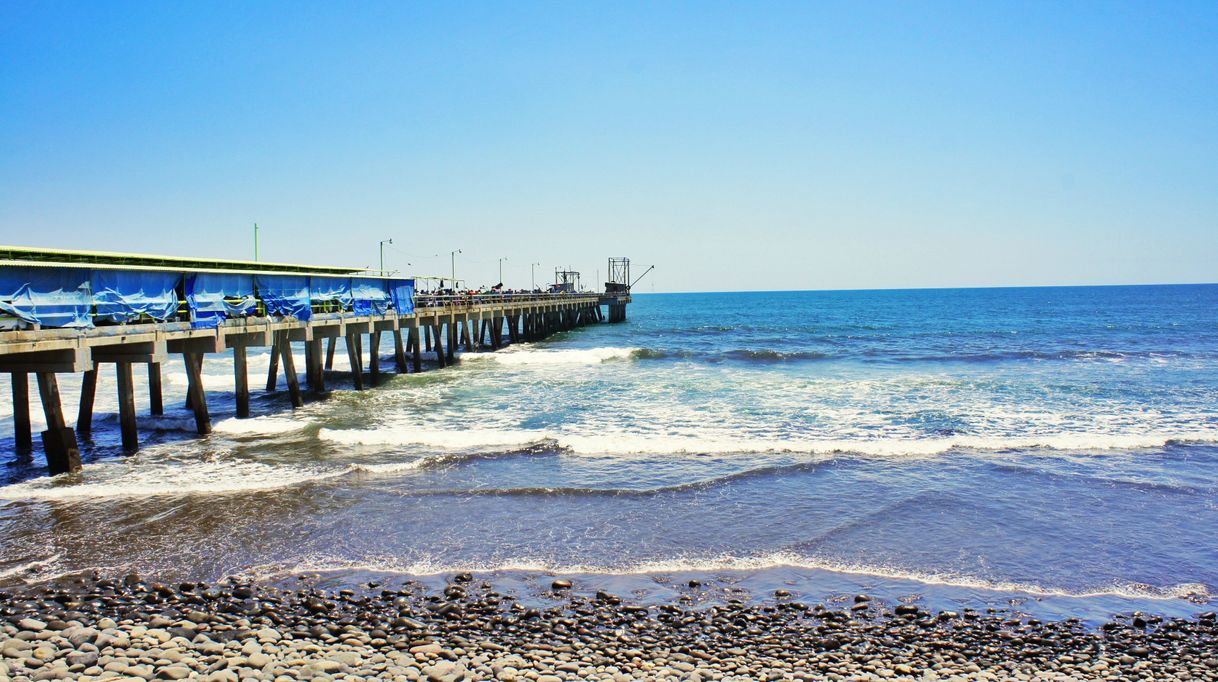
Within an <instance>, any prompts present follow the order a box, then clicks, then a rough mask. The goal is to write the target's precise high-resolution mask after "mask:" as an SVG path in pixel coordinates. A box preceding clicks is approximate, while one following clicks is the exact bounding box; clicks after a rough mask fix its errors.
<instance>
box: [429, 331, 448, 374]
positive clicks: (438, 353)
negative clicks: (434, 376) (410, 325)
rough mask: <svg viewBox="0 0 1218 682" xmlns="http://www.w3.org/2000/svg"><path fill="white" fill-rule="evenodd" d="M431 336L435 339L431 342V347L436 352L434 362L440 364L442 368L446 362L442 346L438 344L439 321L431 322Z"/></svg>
mask: <svg viewBox="0 0 1218 682" xmlns="http://www.w3.org/2000/svg"><path fill="white" fill-rule="evenodd" d="M431 337H432V338H433V339H435V343H434V344H433V349H434V350H435V352H436V364H438V365H439V366H440V368H441V369H443V368H444V367H445V366H446V365H447V364H448V363H447V362H446V361H445V358H444V346H442V345H440V323H439V322H435V323H433V325H432V327H431Z"/></svg>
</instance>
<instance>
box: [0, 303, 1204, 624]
mask: <svg viewBox="0 0 1218 682" xmlns="http://www.w3.org/2000/svg"><path fill="white" fill-rule="evenodd" d="M630 316H631V319H630V321H629V322H628V323H626V324H622V325H597V326H594V327H588V328H584V329H581V330H577V331H575V332H571V333H567V334H561V335H558V336H555V337H552V338H551V339H550V340H548V341H546V342H543V343H537V344H528V345H523V346H518V347H514V348H509V349H507V350H504V351H501V352H499V353H494V354H491V353H485V354H467V355H465V356H464V358H463V360H462V362H461V363H460V364H459V365H458V366H456V367H453V368H449V369H445V370H443V371H432V372H425V373H423V374H420V375H406V376H399V377H394V378H391V379H388V380H386V381H384V382H383V383H382V385H381V386H379V387H377V388H376V389H375V390H370V391H366V392H363V393H356V392H353V391H348V390H339V391H335V392H334V394H333V395H332V396H331V397H330V398H329V399H328V400H325V401H321V402H315V403H311V404H309V405H307V406H306V407H305V408H303V409H300V410H297V411H295V412H294V413H293V412H292V410H291V409H290V406H289V405H288V404H287V403H286V400H285V399H284V397H283V396H282V395H271V396H266V397H263V398H260V399H258V400H257V401H256V405H255V410H256V412H258V413H259V414H260V416H259V417H258V418H256V419H251V420H236V419H232V418H231V409H232V396H231V390H232V379H231V365H230V364H229V358H226V357H224V356H217V357H214V358H210V359H208V360H207V362H206V365H205V372H206V375H207V379H206V382H205V383H206V384H207V386H208V388H209V390H211V391H213V393H212V394H211V405H212V409H213V416H214V418H215V420H216V433H214V434H213V435H211V436H210V437H208V438H205V439H196V438H193V437H191V436H190V430H191V428H192V426H193V422H192V420H191V419H190V417H189V415H188V414H187V413H186V412H185V411H183V410H181V409H180V405H181V401H182V399H183V397H184V389H185V373H184V371H182V370H181V369H180V368H179V367H177V366H174V367H172V368H169V369H167V373H166V377H165V381H166V386H167V396H166V400H167V404H168V405H173V406H179V407H177V408H176V409H171V410H170V414H169V415H167V416H166V417H163V418H156V419H153V418H149V417H143V416H142V417H141V437H142V438H143V442H144V444H145V447H144V448H143V449H142V450H141V451H140V453H139V454H138V455H136V456H134V457H123V456H122V455H121V454H120V448H119V442H118V433H117V428H116V427H117V421H116V419H115V417H114V416H113V415H101V414H99V415H98V418H97V419H96V425H95V431H96V433H95V435H94V439H95V440H94V442H92V443H89V444H86V445H87V448H86V449H87V452H86V458H87V465H86V467H85V471H84V472H83V473H82V474H79V475H74V476H63V477H57V478H55V479H50V478H46V477H44V476H42V475H41V474H42V472H41V470H40V469H39V467H38V466H37V462H40V461H41V456H40V455H37V456H36V457H35V464H30V463H21V462H16V463H13V464H11V465H10V466H9V467H8V468H7V471H6V473H5V475H6V477H7V484H6V485H4V486H0V576H3V579H4V580H5V581H7V582H10V583H13V582H20V581H37V580H45V579H47V578H50V577H53V576H56V575H62V574H64V573H70V572H74V571H79V570H87V569H94V568H96V569H101V570H103V571H105V572H116V573H117V572H129V571H138V572H141V573H152V574H157V575H161V576H164V577H166V578H173V577H188V576H189V577H192V578H205V579H214V578H217V577H220V576H224V575H231V574H246V575H254V576H257V577H260V578H264V579H268V580H285V579H290V577H291V576H292V575H295V574H297V573H301V572H317V571H322V572H324V574H325V576H326V577H325V579H326V580H328V581H331V582H338V583H342V582H355V581H362V580H367V579H369V576H379V579H386V578H385V576H401V577H406V576H412V575H436V574H443V573H444V572H449V571H454V570H476V571H483V572H489V573H490V574H492V575H494V576H496V577H497V578H498V579H500V580H503V581H506V582H509V583H514V584H518V585H519V586H520V589H521V590H522V591H525V592H528V591H529V590H530V589H533V588H531V587H529V586H530V585H542V586H543V587H544V583H545V582H546V581H545V580H544V579H542V578H539V577H538V572H542V573H544V572H559V573H564V574H572V573H573V574H579V575H580V576H582V577H581V578H580V580H581V582H582V583H583V584H584V585H585V586H587V587H588V588H589V589H592V588H594V587H595V586H600V585H606V586H610V587H614V586H616V587H618V588H620V589H622V590H624V591H630V592H635V593H637V596H638V597H639V598H641V599H666V598H671V597H672V596H674V595H676V594H677V593H678V592H680V591H681V589H679V588H680V586H681V585H682V584H684V582H687V581H688V579H689V576H693V575H701V576H704V577H705V578H706V579H708V580H709V581H710V582H711V584H712V585H717V586H718V587H717V588H715V589H717V590H719V593H721V594H722V595H728V594H730V593H731V590H745V591H749V592H752V593H757V594H761V593H764V592H766V591H768V590H772V589H774V587H775V586H785V587H787V588H788V589H792V590H793V591H795V592H797V593H798V594H800V595H802V596H806V597H808V598H812V599H820V598H825V597H831V596H832V595H835V594H848V593H850V592H852V591H871V592H873V593H878V594H880V595H881V596H886V597H888V598H892V599H896V598H898V597H906V596H910V595H918V596H921V597H923V598H926V599H930V600H933V601H935V602H937V603H944V604H951V603H958V604H966V605H974V606H980V605H999V606H1002V605H1014V606H1016V607H1018V608H1023V609H1030V610H1032V611H1033V612H1037V610H1038V609H1039V613H1049V614H1066V613H1069V614H1075V615H1079V614H1081V615H1084V616H1086V617H1096V616H1097V615H1098V616H1102V615H1104V614H1106V613H1109V612H1114V611H1131V610H1136V609H1142V610H1153V611H1161V612H1169V613H1180V614H1185V613H1189V612H1192V611H1195V610H1203V609H1206V608H1211V607H1207V606H1206V604H1207V603H1208V602H1209V601H1210V599H1211V595H1212V594H1214V593H1216V592H1218V542H1216V541H1215V540H1214V538H1215V537H1218V505H1216V500H1218V497H1216V492H1218V286H1209V285H1207V286H1172V287H1098V288H1082V287H1080V288H1038V289H987V290H925V291H880V292H798V293H795V292H792V293H773V294H763V293H751V294H689V295H644V296H638V297H636V301H635V303H634V304H633V305H632V306H631V308H630ZM386 341H387V343H386V346H385V347H384V348H383V352H384V353H386V354H389V353H390V350H391V346H390V345H389V343H388V340H386ZM299 350H300V349H298V351H299ZM343 356H344V354H343V353H341V352H340V353H338V354H337V357H336V362H337V363H338V364H337V365H336V369H339V370H341V369H343V368H344V366H343V363H342V358H343ZM251 363H252V364H251V375H252V376H257V368H262V369H263V371H265V367H266V364H267V356H266V355H257V356H251ZM336 379H337V381H331V382H330V383H331V386H338V387H345V386H347V385H349V382H347V383H344V382H343V381H342V379H341V378H336ZM74 381H75V380H74V379H73V380H66V379H65V381H64V394H65V402H66V404H67V405H72V404H73V400H74V398H75V390H76V389H75V386H76V384H75V383H74ZM281 383H282V382H281ZM140 384H141V382H139V381H137V385H140ZM140 388H141V390H142V385H140ZM3 393H4V398H3V400H4V402H0V419H3V421H4V425H3V431H0V437H2V438H4V439H5V440H4V445H3V446H2V447H3V448H4V449H5V450H9V451H11V449H12V448H11V444H12V439H11V425H10V420H9V419H8V416H9V414H10V413H11V403H10V402H9V401H8V391H7V390H5V391H4V392H3ZM113 393H114V388H113V377H112V376H107V377H103V382H102V385H101V386H100V387H99V395H98V410H99V412H106V411H111V412H113V411H115V410H116V409H117V408H116V406H115V404H114V400H113ZM141 397H142V395H141ZM141 404H146V401H144V402H142V403H141ZM226 410H227V411H228V412H226ZM67 411H68V412H69V413H72V412H74V410H71V409H69V410H67ZM36 428H37V427H36ZM150 429H154V430H150ZM740 585H744V586H745V587H739V586H740ZM674 586H675V587H674ZM733 586H734V587H733ZM712 591H713V590H712ZM708 594H709V593H708Z"/></svg>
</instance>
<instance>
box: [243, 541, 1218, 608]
mask: <svg viewBox="0 0 1218 682" xmlns="http://www.w3.org/2000/svg"><path fill="white" fill-rule="evenodd" d="M781 568H795V569H803V570H817V571H827V572H832V573H839V574H844V575H850V576H857V577H859V578H880V579H886V580H901V581H908V582H914V583H920V584H923V585H936V586H944V587H952V588H962V589H969V590H983V591H987V592H1000V593H1015V594H1022V595H1030V596H1036V597H1066V598H1077V599H1086V598H1094V597H1120V598H1125V599H1137V600H1169V599H1190V600H1194V601H1206V600H1208V599H1210V597H1211V596H1212V595H1211V594H1210V592H1209V588H1207V587H1206V586H1205V585H1203V584H1200V583H1179V584H1175V585H1164V586H1155V585H1147V584H1144V583H1134V582H1122V581H1113V582H1112V583H1110V584H1107V585H1097V586H1094V587H1089V588H1083V589H1066V588H1059V587H1052V586H1044V585H1037V584H1033V583H1023V582H1016V581H1006V580H987V579H984V578H979V577H974V576H968V575H957V574H952V573H935V572H922V571H916V570H907V569H902V568H894V567H885V566H869V565H864V564H849V563H842V562H838V561H829V560H821V559H817V558H814V557H804V556H799V555H795V554H790V553H786V552H775V553H771V554H765V555H761V556H753V557H748V556H745V557H739V556H733V555H721V556H715V557H704V558H675V559H669V560H657V561H643V562H639V563H637V564H632V565H629V566H598V565H593V564H563V563H550V562H546V561H539V560H534V559H505V560H499V561H494V562H478V561H471V562H443V561H437V560H432V559H422V560H415V561H402V560H400V559H397V558H394V557H372V558H369V559H365V560H352V559H338V558H333V557H303V558H301V559H298V560H295V561H293V562H292V563H291V564H271V565H266V566H259V567H255V568H252V569H249V570H248V571H246V572H245V574H244V575H246V576H248V577H251V578H254V579H274V578H280V577H283V576H285V575H299V574H304V573H330V572H345V571H361V572H372V573H394V574H401V575H412V576H429V575H442V574H447V573H464V572H470V573H497V572H515V571H521V572H536V573H545V574H560V575H611V576H630V575H656V574H669V573H719V572H723V571H743V572H757V571H765V570H770V569H781Z"/></svg>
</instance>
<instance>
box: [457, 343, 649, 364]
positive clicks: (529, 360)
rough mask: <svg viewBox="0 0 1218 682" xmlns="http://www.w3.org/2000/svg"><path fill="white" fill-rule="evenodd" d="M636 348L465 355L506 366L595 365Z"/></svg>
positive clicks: (521, 349)
mask: <svg viewBox="0 0 1218 682" xmlns="http://www.w3.org/2000/svg"><path fill="white" fill-rule="evenodd" d="M638 350H639V349H638V348H618V347H604V348H569V349H541V348H530V347H527V346H523V347H517V348H515V349H512V348H508V349H507V350H503V351H500V352H498V353H478V354H470V355H467V356H465V357H466V358H467V359H468V358H479V359H487V360H491V361H494V362H497V363H499V364H500V365H507V366H524V365H597V364H600V363H602V362H607V361H610V360H622V359H625V358H629V357H631V356H632V355H633V354H634V353H635V352H636V351H638Z"/></svg>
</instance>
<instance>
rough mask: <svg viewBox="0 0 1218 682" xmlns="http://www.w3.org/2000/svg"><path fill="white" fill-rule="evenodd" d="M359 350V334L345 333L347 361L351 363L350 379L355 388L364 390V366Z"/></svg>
mask: <svg viewBox="0 0 1218 682" xmlns="http://www.w3.org/2000/svg"><path fill="white" fill-rule="evenodd" d="M361 361H362V359H361V358H360V352H359V334H356V333H354V332H351V333H348V334H347V362H349V363H351V379H352V381H354V382H355V390H357V391H362V390H364V368H363V366H362V365H361V364H360V363H361Z"/></svg>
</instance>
